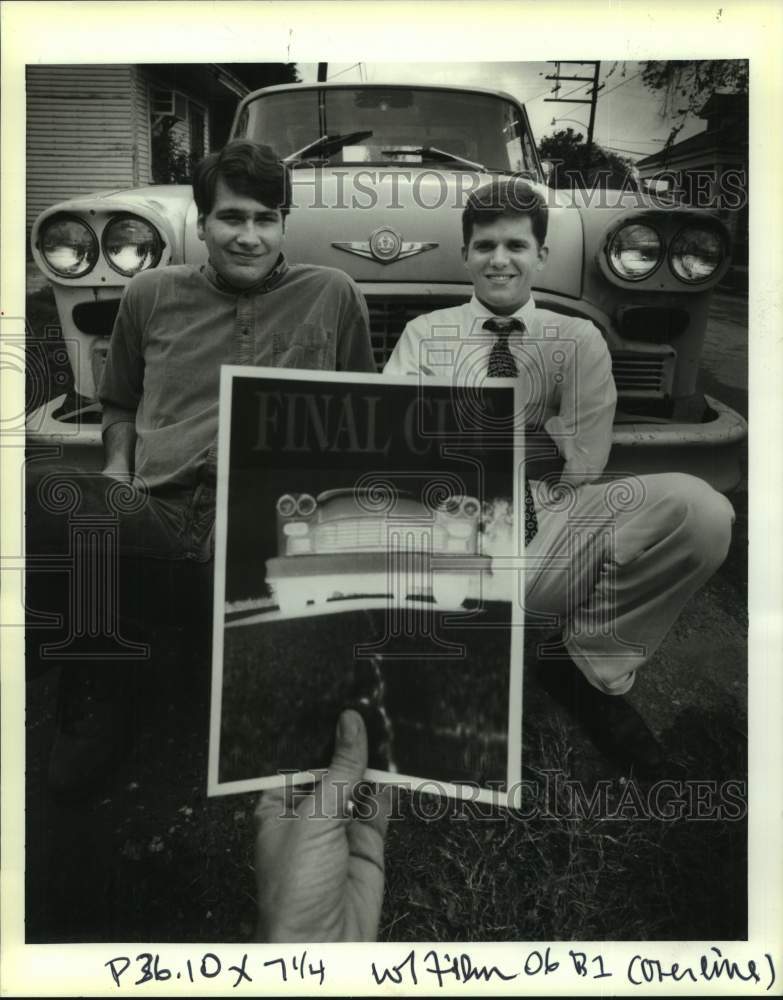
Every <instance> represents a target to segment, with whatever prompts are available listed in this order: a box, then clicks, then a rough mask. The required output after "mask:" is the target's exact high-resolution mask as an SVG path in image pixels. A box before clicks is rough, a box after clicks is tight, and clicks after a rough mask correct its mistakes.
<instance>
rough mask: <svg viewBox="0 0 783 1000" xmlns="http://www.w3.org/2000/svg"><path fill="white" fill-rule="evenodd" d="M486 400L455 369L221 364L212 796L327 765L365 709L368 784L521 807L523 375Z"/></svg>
mask: <svg viewBox="0 0 783 1000" xmlns="http://www.w3.org/2000/svg"><path fill="white" fill-rule="evenodd" d="M430 381H432V380H430ZM476 403H477V400H476V399H475V398H474V397H468V398H465V397H464V395H463V394H461V393H459V392H456V391H455V390H454V387H453V386H452V383H451V382H450V381H448V380H444V381H441V383H440V384H438V383H437V381H436V384H434V385H433V384H426V385H423V384H421V383H420V382H419V381H418V380H417V379H404V378H399V377H398V378H396V379H394V380H393V379H392V378H391V377H387V378H384V379H381V378H379V377H378V376H372V375H369V376H366V377H365V379H364V380H363V381H357V380H356V376H338V375H334V374H325V373H322V372H319V373H318V374H317V375H313V374H310V375H309V376H308V375H307V374H306V373H301V372H292V371H288V372H283V373H282V375H281V373H280V371H279V370H277V369H253V368H232V367H230V366H226V367H225V368H224V369H223V386H222V393H221V403H220V412H221V428H220V434H219V456H218V457H219V465H218V470H219V473H218V479H219V481H220V483H221V484H222V488H223V490H224V492H221V491H220V490H219V492H218V498H217V533H216V551H215V560H216V568H217V574H216V584H215V623H214V630H215V646H214V661H213V703H212V733H211V735H212V741H211V746H210V773H211V774H212V775H215V776H216V777H215V781H214V783H213V781H210V790H211V791H213V792H214V793H217V794H220V793H221V792H222V793H226V792H232V791H246V790H252V789H253V788H258V789H262V788H265V787H275V786H276V785H281V784H285V783H286V782H289V783H290V782H294V781H296V780H297V778H298V779H299V780H300V781H301V780H304V779H305V778H306V775H307V772H308V771H313V770H315V769H318V768H326V766H327V765H328V763H329V759H330V756H331V750H332V743H333V740H334V724H335V720H336V719H337V717H338V716H339V714H340V711H341V709H343V708H345V707H350V708H352V709H354V710H355V711H357V712H358V713H359V714H360V715H361V716H362V717H363V720H364V724H365V728H366V730H367V742H368V760H367V764H368V771H367V776H368V777H369V778H372V779H377V780H382V781H395V782H398V783H401V784H404V785H405V786H407V787H408V788H416V787H420V786H423V787H424V788H426V789H429V790H430V791H432V790H433V789H435V788H438V789H439V790H442V792H443V794H447V793H448V792H450V793H451V794H452V795H458V794H459V789H458V788H456V787H455V786H456V784H457V783H470V784H471V787H472V789H475V790H477V791H478V799H479V800H481V801H484V800H486V801H489V802H495V803H497V804H505V805H508V804H509V801H508V796H507V793H508V790H509V789H510V788H511V787H512V786H514V784H515V783H516V782H518V781H519V779H520V777H521V774H520V730H521V723H522V719H521V713H520V697H521V677H522V668H523V664H522V646H523V644H522V635H521V631H522V627H523V621H522V618H523V616H522V614H521V610H520V614H517V615H514V616H513V618H514V620H513V621H512V607H514V603H515V602H512V600H511V596H512V594H513V592H514V589H515V586H514V585H515V584H516V582H517V581H516V579H515V578H514V576H513V569H509V568H508V566H507V563H508V561H509V557H510V556H514V555H517V556H521V555H522V550H521V548H519V551H518V552H514V551H513V539H514V537H515V536H516V532H515V530H514V523H513V511H514V509H515V503H514V500H515V497H514V488H515V482H517V481H518V477H517V476H516V475H515V469H519V468H523V467H524V466H523V460H522V448H521V444H522V439H521V437H520V436H519V435H516V439H517V440H516V442H515V434H514V412H515V404H514V383H513V381H511V380H508V381H507V382H506V383H505V385H504V384H503V383H502V382H499V383H498V385H497V387H492V388H489V387H486V388H485V389H484V392H483V395H482V399H481V409H478V407H477V405H476ZM515 444H516V447H515ZM221 460H223V461H221ZM224 468H227V470H228V471H227V473H226V474H225V475H224V474H223V469H224ZM493 551H494V552H496V553H498V554H499V555H500V556H501V558H500V567H501V568H500V569H498V570H496V572H495V573H494V574H493V572H492V566H493V560H492V552H493ZM517 561H518V562H519V560H517ZM519 572H520V570H519V569H517V574H519ZM264 717H266V718H267V719H268V720H269V722H268V724H267V725H264V726H259V720H260V719H262V718H264Z"/></svg>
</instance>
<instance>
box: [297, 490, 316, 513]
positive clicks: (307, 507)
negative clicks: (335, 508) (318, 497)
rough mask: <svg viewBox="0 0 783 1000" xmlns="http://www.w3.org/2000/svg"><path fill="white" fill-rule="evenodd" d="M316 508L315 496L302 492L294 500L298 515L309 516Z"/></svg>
mask: <svg viewBox="0 0 783 1000" xmlns="http://www.w3.org/2000/svg"><path fill="white" fill-rule="evenodd" d="M315 508H316V503H315V497H311V496H310V494H309V493H303V494H302V495H301V496H300V497H299V499H298V500H297V501H296V512H297V514H298V515H299V516H300V517H309V516H310V515H311V514H312V513H313V511H314V510H315Z"/></svg>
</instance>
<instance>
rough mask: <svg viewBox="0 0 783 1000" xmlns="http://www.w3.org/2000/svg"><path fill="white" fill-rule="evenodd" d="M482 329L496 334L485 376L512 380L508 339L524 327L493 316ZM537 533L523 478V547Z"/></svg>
mask: <svg viewBox="0 0 783 1000" xmlns="http://www.w3.org/2000/svg"><path fill="white" fill-rule="evenodd" d="M484 329H485V330H489V331H490V332H491V333H494V334H496V339H495V343H494V344H493V345H492V350H491V351H490V354H489V363H488V364H487V376H488V377H489V378H514V377H515V376H516V375H518V374H519V368H518V367H517V363H516V361H515V360H514V355H513V354H512V353H511V350H510V349H509V346H508V338H509V336H510V335H511V334H512V333H514V331H518V332H520V333H521V332H522V331H524V329H525V327H524V325H523V324H522V322H521V321H520V320H518V319H513V318H509V319H506V318H500V317H497V316H493V317H492V318H491V319H488V320H487V321H486V322H485V323H484ZM537 531H538V519H537V518H536V508H535V504H534V503H533V492H532V490H531V489H530V482H529V481H528V478H527V476H525V545H529V544H530V542H531V541H532V539H533V538H534V537H535V535H536V532H537Z"/></svg>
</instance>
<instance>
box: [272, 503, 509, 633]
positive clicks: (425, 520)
mask: <svg viewBox="0 0 783 1000" xmlns="http://www.w3.org/2000/svg"><path fill="white" fill-rule="evenodd" d="M276 516H277V535H278V555H277V556H276V557H273V558H271V559H269V560H267V564H266V582H267V585H268V586H269V588H270V590H271V591H272V595H273V597H274V599H275V600H276V601H277V604H278V607H279V609H280V611H281V612H283V613H284V614H286V615H291V614H295V613H297V612H301V611H303V610H304V609H305V608H306V607H307V605H308V604H314V605H316V606H322V605H323V604H325V603H326V602H327V601H333V600H338V599H342V598H350V597H354V598H358V597H378V596H383V597H387V598H391V599H393V600H395V601H399V602H403V603H404V602H405V601H407V600H411V599H421V598H425V599H430V598H431V599H432V600H433V601H434V602H435V604H437V605H438V606H440V607H449V608H459V607H460V606H461V605H462V604H463V603H464V601H465V600H466V599H467V597H468V592H469V590H470V588H471V582H472V579H473V578H475V577H476V575H477V574H480V573H481V572H482V571H484V572H486V571H488V570H489V568H490V562H491V561H490V559H489V558H488V557H486V556H484V555H482V554H481V553H480V543H479V529H480V518H481V504H480V503H479V501H478V500H477V499H476V498H475V497H470V496H449V497H446V498H442V499H439V500H437V501H436V502H434V503H426V502H422V501H420V500H418V499H416V498H414V497H413V496H411V495H409V494H406V493H403V492H400V491H397V490H392V489H390V490H389V491H388V492H385V491H384V492H379V491H377V490H376V491H369V490H362V489H355V490H354V489H348V488H345V489H334V490H326V491H324V492H322V493H319V494H318V496H317V497H313V496H312V495H311V494H309V493H303V494H291V493H285V494H283V495H282V496H280V497H279V499H278V500H277V504H276Z"/></svg>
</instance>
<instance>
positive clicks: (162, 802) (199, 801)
mask: <svg viewBox="0 0 783 1000" xmlns="http://www.w3.org/2000/svg"><path fill="white" fill-rule="evenodd" d="M97 6H100V5H97ZM509 11H510V8H509ZM269 16H271V14H270V15H269ZM423 16H424V14H423V13H422V17H423ZM509 16H510V17H511V14H510V13H509ZM253 17H254V18H257V20H254V22H253V23H254V25H255V28H256V29H258V31H259V32H261V29H262V28H263V23H264V22H263V19H262V18H261V11H260V9H259V11H258V12H257V13H256V14H254V15H253ZM512 21H513V25H512V27H513V30H514V31H516V32H518V33H519V37H520V38H521V37H523V35H524V32H523V30H522V26H521V22H518V20H516V19H515V16H514V17H512ZM297 23H298V22H297ZM259 25H261V28H259ZM286 30H287V29H286ZM299 30H300V29H299V28H297V31H299ZM301 30H304V27H302V28H301ZM510 30H511V29H510ZM259 37H260V35H259ZM286 37H287V36H286ZM296 39H297V33H296V32H295V33H294V40H293V41H292V43H291V46H290V50H288V51H287V50H286V48H285V46H284V45H282V46H278V48H279V51H277V50H275V53H271V54H268V55H265V58H266V61H264V59H262V57H260V56H259V57H257V58H256V60H255V61H254V59H253V57H252V54H251V53H248V52H247V51H246V50H245V49H243V48H242V46H241V45H240V42H239V40H237V41H236V46H237V51H238V52H239V51H240V50H241V52H240V54H238V55H236V57H235V56H234V50H233V49H232V50H231V51H230V52H227V51H225V50H224V49H225V47H223V48H220V51H219V52H216V54H215V55H214V57H213V58H216V59H222V60H223V61H217V62H207V61H206V59H207V58H208V57H207V56H206V55H205V56H203V60H204V61H200V62H193V63H189V62H184V61H178V60H176V59H175V60H171V61H170V62H164V61H163V60H162V59H160V60H157V61H152V60H144V59H137V60H135V61H132V62H122V61H121V59H120V56H119V55H117V57H116V58H114V59H113V61H111V62H108V61H105V62H96V61H95V60H94V59H91V58H90V59H88V58H86V53H85V54H84V55H83V56H82V57H74V58H73V59H72V60H70V61H63V60H55V59H51V60H48V61H47V60H44V61H41V60H40V59H37V60H36V59H32V58H31V59H30V60H28V61H27V64H26V65H25V66H24V67H23V71H22V74H23V78H24V87H23V91H22V94H23V99H22V104H23V106H24V109H25V114H26V118H25V121H26V125H25V130H26V131H25V138H26V168H25V169H26V173H25V177H26V201H25V209H24V212H25V218H24V220H22V222H23V223H24V227H25V234H26V239H27V253H26V259H25V274H26V286H25V297H24V309H23V312H24V317H25V318H24V322H23V324H22V331H21V338H20V343H21V347H22V350H21V351H20V350H16V349H15V350H16V353H15V354H12V356H11V362H9V364H11V363H15V364H17V367H19V378H20V380H22V379H23V380H24V384H25V390H26V392H25V400H24V404H23V407H22V409H23V411H24V412H23V416H22V417H21V418H20V422H19V423H20V428H21V429H20V431H19V434H18V435H17V437H16V438H12V436H11V431H9V432H8V435H9V436H8V437H4V442H5V441H9V442H11V443H13V442H14V441H17V439H18V441H17V443H18V442H21V445H20V446H21V447H25V448H26V459H25V460H24V462H25V464H24V489H23V490H22V499H21V500H20V512H19V518H18V520H19V523H20V525H21V524H22V523H24V525H25V530H24V536H25V537H24V553H25V567H26V568H25V576H26V591H25V594H24V599H23V598H22V596H21V593H20V598H19V600H20V608H21V609H22V610H21V611H20V616H19V617H20V621H19V622H18V624H19V625H20V626H24V643H23V645H24V649H23V650H21V651H20V652H19V662H20V664H21V663H22V662H24V674H23V676H22V675H21V673H20V678H21V681H23V682H24V683H23V686H24V702H23V704H22V702H21V700H20V703H19V705H18V706H17V707H18V708H19V712H18V713H16V715H17V716H18V718H20V719H21V718H24V720H25V721H24V734H23V740H24V761H25V773H24V777H23V782H24V787H23V793H22V797H23V802H24V813H23V816H22V813H21V812H20V817H22V818H21V819H20V822H21V827H20V842H23V843H24V858H23V860H24V868H23V872H22V875H21V876H20V878H21V880H22V882H23V885H24V899H23V915H24V926H23V928H22V930H21V932H20V933H21V934H22V935H23V939H24V940H23V943H26V944H27V945H39V944H40V945H66V944H83V943H91V944H94V945H97V944H105V943H107V942H116V941H133V942H164V943H165V942H169V943H172V942H185V941H188V942H215V941H217V942H225V943H245V942H256V941H270V940H273V939H280V937H281V936H282V939H283V940H287V941H293V940H301V941H315V942H318V941H327V940H343V941H347V940H350V941H356V940H371V939H375V940H378V941H379V942H411V943H414V942H417V941H429V942H520V941H530V942H542V943H543V942H558V941H560V942H573V941H604V942H612V944H613V945H617V946H618V947H619V946H620V943H622V942H630V941H646V942H685V943H688V945H689V946H690V945H691V944H693V943H694V942H704V941H735V942H736V941H740V942H743V941H746V939H747V937H748V934H749V932H750V930H752V925H751V921H750V920H749V905H751V904H752V902H753V898H752V892H751V891H750V890H749V886H750V885H751V883H750V881H749V873H748V843H749V839H748V838H749V822H750V819H751V818H752V817H750V816H749V799H748V787H749V785H748V777H749V774H748V759H749V758H748V755H749V741H750V744H751V748H753V741H756V742H755V746H756V748H760V749H761V750H763V748H764V746H765V744H764V740H765V739H766V737H765V736H764V733H762V732H760V730H759V728H758V727H756V728H755V730H754V729H753V728H752V727H751V726H750V725H749V701H748V668H749V660H748V627H749V620H750V621H752V618H753V613H754V608H753V607H750V608H749V606H748V539H749V534H750V528H749V522H750V510H751V506H750V501H751V500H752V495H753V491H754V490H756V489H757V488H759V486H758V481H756V482H753V485H752V488H750V490H749V472H748V446H749V441H748V419H749V414H750V411H751V409H752V405H751V402H752V401H751V399H750V397H749V391H748V364H749V339H748V329H749V294H748V282H749V266H750V261H751V259H753V258H752V256H751V253H750V251H751V247H752V241H751V239H750V235H749V224H750V214H751V208H752V206H751V205H750V202H749V190H750V188H749V181H748V178H749V160H750V152H749V135H748V123H749V113H750V102H751V97H752V96H753V95H752V93H751V91H752V88H751V80H752V79H753V77H752V75H751V68H750V64H749V62H748V60H747V59H744V58H742V59H741V58H726V59H704V58H700V56H699V53H700V49H698V48H694V52H693V58H691V59H687V60H677V61H673V60H667V59H646V60H638V61H632V60H630V59H628V60H621V59H616V58H612V59H599V58H597V57H596V58H593V59H581V60H580V59H578V58H576V59H570V60H565V59H558V58H557V56H558V55H566V54H571V55H573V54H574V53H573V52H569V53H564V52H559V51H557V50H556V49H552V48H551V45H550V47H549V49H548V50H546V51H548V53H549V55H551V56H552V58H551V59H548V60H543V59H542V60H540V61H533V60H532V59H528V60H523V59H518V60H516V61H489V60H488V59H487V60H486V61H478V60H476V59H474V60H473V61H467V60H466V61H464V62H460V61H451V62H444V63H438V64H433V63H432V62H431V61H428V59H427V58H426V55H425V54H421V55H420V57H418V61H412V62H406V63H403V62H389V61H388V60H387V59H385V58H383V59H382V58H380V57H378V61H372V59H371V58H370V56H369V55H368V56H366V57H365V55H364V50H363V49H361V47H359V48H357V50H356V54H355V60H354V61H350V60H348V61H344V62H339V63H338V62H335V61H327V54H324V57H323V58H324V61H323V62H317V63H316V62H310V61H306V60H305V58H304V56H303V52H302V50H301V49H300V48H297V44H296ZM484 48H486V45H485V46H483V47H482V51H483V50H484ZM599 48H600V46H599ZM543 51H545V50H544V49H542V52H543ZM661 51H662V50H661ZM729 51H730V52H732V51H736V50H735V49H730V50H729ZM307 54H308V56H309V57H310V58H312V57H313V54H315V55H316V56H317V53H315V50H312V51H311V49H308V50H307ZM528 54H530V53H529V52H528ZM580 54H581V55H585V56H589V55H596V53H594V52H592V51H585V52H582V53H579V52H578V53H576V55H577V56H579V55H580ZM648 54H650V55H655V54H661V53H660V52H658V53H656V52H655V51H652V50H651V51H650V52H649V53H648ZM664 54H665V53H664ZM273 56H274V58H277V59H284V58H285V61H284V62H275V61H272V58H273ZM192 58H202V56H201V55H199V56H192ZM6 183H8V181H7V180H6V179H5V178H4V184H6ZM20 231H21V229H20ZM754 235H755V234H754ZM755 266H758V265H755ZM750 309H751V315H752V314H753V313H752V310H753V302H752V300H750ZM12 346H13V345H12ZM9 349H10V348H9ZM4 350H5V346H4ZM20 358H21V359H22V360H21V361H20V360H19V359H20ZM7 426H8V425H7ZM755 432H756V429H755V428H754V433H755ZM4 434H5V432H4ZM4 450H5V451H10V448H9V449H4ZM751 482H752V480H751ZM10 488H11V487H10V486H9V485H8V482H7V483H6V485H5V486H4V496H6V495H7V494H6V491H7V490H8V489H10ZM22 505H24V509H23V510H22ZM755 530H756V532H757V534H756V537H759V534H758V533H759V531H760V527H759V526H756V528H755ZM20 551H21V549H20ZM756 566H757V567H758V566H759V564H758V563H757V564H756ZM757 571H758V568H757ZM8 575H9V576H10V575H11V574H8ZM20 575H21V574H20ZM22 600H24V603H21V602H22ZM3 631H4V635H5V637H6V642H7V641H8V638H9V637H10V636H11V633H12V631H13V629H11V628H9V629H4V630H3ZM18 632H19V634H20V635H21V634H22V629H21V627H20V629H19V630H18ZM20 649H21V646H20ZM762 652H764V651H762ZM764 655H766V653H765V654H764ZM756 656H757V657H758V656H759V653H758V652H757V653H756ZM762 659H763V657H762ZM759 662H760V661H759ZM19 669H20V671H21V666H20V668H19ZM756 752H757V753H758V749H757V750H756ZM338 771H339V773H340V776H341V777H340V780H343V779H344V778H345V775H346V774H348V778H345V780H346V781H347V786H346V787H348V788H349V789H350V790H351V791H352V792H355V794H354V796H353V798H351V796H350V795H349V801H348V804H347V806H345V808H344V809H343V810H342V811H340V810H337V811H334V810H333V813H332V814H330V816H328V817H327V819H331V820H334V821H335V822H336V824H337V828H338V829H339V833H340V836H341V837H343V836H344V837H345V841H343V840H340V849H341V850H342V848H343V847H345V846H346V845H349V849H348V850H347V852H346V853H347V856H348V857H349V858H350V857H352V855H351V852H350V843H353V842H352V841H351V839H350V838H351V837H352V836H353V835H354V834H355V835H356V836H357V837H359V838H361V837H364V836H365V835H366V836H367V837H368V838H369V840H368V844H369V848H368V849H367V850H366V851H360V852H359V853H360V854H363V860H364V862H367V859H368V858H369V865H367V866H366V870H367V871H369V869H370V868H372V869H373V871H372V877H373V881H372V883H371V891H370V892H369V898H370V899H371V901H372V905H371V906H370V911H369V912H368V913H366V914H364V916H363V918H362V921H360V923H359V924H355V923H351V921H350V920H348V919H346V918H345V913H346V909H345V906H346V905H347V903H346V900H347V896H346V894H345V889H346V884H351V879H350V878H348V880H347V883H345V884H344V882H342V881H340V878H341V877H342V875H343V874H344V873H345V869H344V868H343V867H341V865H340V864H339V863H337V862H336V861H335V859H334V857H333V856H331V855H330V856H327V857H324V858H322V859H320V860H319V858H318V856H317V854H316V855H315V856H314V857H315V860H314V864H315V866H316V867H315V870H316V871H318V870H322V871H329V872H330V873H332V874H334V875H335V879H336V880H337V884H336V886H334V885H333V886H332V889H333V890H334V893H335V895H334V897H333V898H332V897H330V899H329V900H328V901H327V903H325V904H323V900H317V901H315V903H317V904H318V905H315V903H314V904H313V905H312V906H310V905H307V906H304V907H300V909H299V910H297V909H296V906H297V905H298V903H299V900H292V899H291V897H290V896H289V895H288V886H289V882H290V883H291V884H293V883H294V882H295V881H296V880H293V879H289V878H288V876H289V875H290V868H288V867H287V865H288V863H289V862H288V861H286V863H285V864H284V863H283V862H281V861H280V858H281V857H283V855H285V857H286V858H289V857H290V856H289V855H288V854H286V853H285V852H286V851H287V850H288V849H289V848H290V846H291V844H293V843H294V840H293V839H292V838H290V837H289V834H288V831H289V830H292V829H303V830H305V831H312V835H313V836H314V837H317V835H318V830H319V826H318V823H319V817H318V816H313V815H306V813H307V809H308V807H309V805H311V804H312V803H313V802H317V803H321V802H322V798H319V796H321V797H325V798H328V794H330V793H331V792H333V791H334V782H335V781H336V778H335V775H337V773H338ZM259 795H260V796H261V798H260V803H261V805H259ZM363 796H364V797H365V799H366V797H367V796H369V797H370V799H371V801H372V802H373V803H375V806H374V808H375V809H376V813H375V814H374V815H375V817H376V818H377V816H378V815H379V814H378V812H377V809H378V808H380V805H379V804H380V803H383V804H384V806H383V808H384V809H385V810H386V812H385V813H384V823H377V824H374V825H372V826H371V827H370V826H367V825H363V819H362V817H361V815H359V814H360V813H361V809H360V805H361V802H362V798H363ZM291 802H294V803H299V806H297V808H296V809H295V810H294V812H295V814H296V815H290V814H289V813H290V812H291V810H290V808H289V807H290V805H291ZM275 807H279V808H277V809H276V810H275ZM300 807H301V808H300ZM264 823H266V825H264ZM320 829H322V828H320ZM331 829H332V828H330V830H331ZM259 831H262V832H261V833H260V832H259ZM263 831H268V839H264V838H265V836H267V834H264V833H263ZM297 843H298V841H297ZM281 845H282V846H281ZM365 846H367V845H365ZM340 856H341V857H342V855H340ZM294 860H296V859H294ZM360 860H361V859H360ZM319 866H320V868H319ZM360 867H361V866H360ZM716 873H717V874H716ZM312 883H313V884H314V885H318V884H320V883H319V880H318V879H317V878H316V877H314V878H313V879H312ZM361 884H364V883H361ZM270 887H271V888H270ZM74 900H78V906H74ZM270 900H272V901H273V902H270ZM289 903H290V904H291V906H290V907H289ZM295 904H296V905H295ZM321 904H323V908H325V910H326V911H328V913H329V914H330V919H329V921H326V923H328V927H327V926H326V924H325V923H322V924H317V923H313V922H312V919H311V918H312V917H313V914H315V913H320V912H322V908H320V907H321ZM348 910H350V907H348ZM351 912H352V911H351ZM297 921H301V922H297ZM694 947H695V946H694ZM28 950H29V949H28ZM101 954H103V952H101ZM107 957H109V958H110V957H111V955H108V954H107ZM129 975H130V974H129ZM107 981H108V980H107ZM126 981H127V980H126ZM109 985H110V986H111V987H112V988H114V985H113V983H111V982H109Z"/></svg>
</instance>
